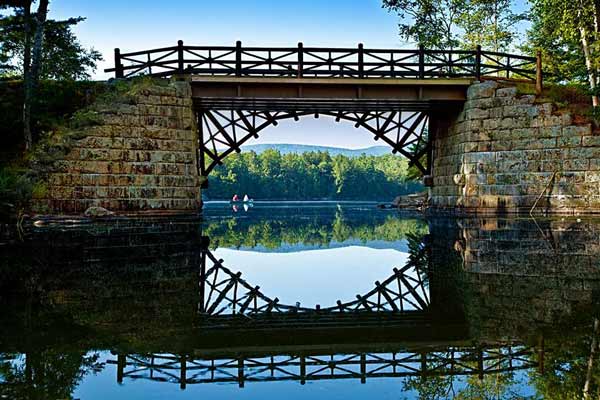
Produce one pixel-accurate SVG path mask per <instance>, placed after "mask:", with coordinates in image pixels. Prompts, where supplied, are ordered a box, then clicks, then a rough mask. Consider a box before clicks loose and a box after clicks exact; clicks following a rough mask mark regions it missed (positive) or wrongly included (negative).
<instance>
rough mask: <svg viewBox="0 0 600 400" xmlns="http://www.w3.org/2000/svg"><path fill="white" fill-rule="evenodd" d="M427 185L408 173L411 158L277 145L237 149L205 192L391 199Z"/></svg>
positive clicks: (258, 196)
mask: <svg viewBox="0 0 600 400" xmlns="http://www.w3.org/2000/svg"><path fill="white" fill-rule="evenodd" d="M419 190H422V185H421V183H420V182H418V181H415V180H412V179H410V178H409V177H408V162H407V160H406V159H404V158H402V157H399V156H395V155H391V154H389V155H385V156H367V155H361V156H359V157H346V156H342V155H337V156H335V157H331V155H329V153H326V152H306V153H302V154H285V155H282V154H281V153H280V152H279V151H277V150H266V151H265V152H263V153H261V154H256V153H255V152H248V153H240V154H234V155H232V156H230V157H228V158H227V159H226V160H225V162H224V164H223V165H222V166H220V167H218V168H217V169H216V170H215V171H213V172H212V173H211V176H210V186H209V188H208V189H207V190H205V191H203V194H205V195H206V196H208V198H209V199H230V198H231V197H232V196H233V194H235V193H237V194H238V195H243V194H245V193H247V194H248V195H249V196H250V197H252V198H254V199H257V200H267V199H270V200H316V199H332V200H388V201H389V200H391V199H393V198H394V197H395V196H397V195H399V194H406V193H413V192H416V191H419Z"/></svg>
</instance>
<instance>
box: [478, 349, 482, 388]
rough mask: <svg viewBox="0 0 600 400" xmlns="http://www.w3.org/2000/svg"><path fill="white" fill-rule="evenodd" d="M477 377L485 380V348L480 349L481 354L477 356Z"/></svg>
mask: <svg viewBox="0 0 600 400" xmlns="http://www.w3.org/2000/svg"><path fill="white" fill-rule="evenodd" d="M477 377H478V378H479V380H480V381H481V380H483V350H481V349H480V350H479V356H478V357H477Z"/></svg>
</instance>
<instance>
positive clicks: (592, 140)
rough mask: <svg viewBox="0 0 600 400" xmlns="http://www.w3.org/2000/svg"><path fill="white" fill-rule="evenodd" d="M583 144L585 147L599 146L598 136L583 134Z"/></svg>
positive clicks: (599, 138) (599, 137)
mask: <svg viewBox="0 0 600 400" xmlns="http://www.w3.org/2000/svg"><path fill="white" fill-rule="evenodd" d="M583 146H585V147H592V146H594V147H596V146H597V147H600V136H584V137H583Z"/></svg>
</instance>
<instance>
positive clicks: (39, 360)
mask: <svg viewBox="0 0 600 400" xmlns="http://www.w3.org/2000/svg"><path fill="white" fill-rule="evenodd" d="M98 358H99V356H98V354H86V353H82V352H78V351H69V352H58V351H54V350H46V351H35V352H31V353H28V354H22V355H9V354H5V355H3V356H0V360H3V361H0V380H1V383H2V385H1V386H0V388H1V390H0V398H9V399H32V400H34V399H68V398H71V395H72V393H73V392H74V391H75V388H76V387H77V385H78V384H79V383H80V382H81V380H82V379H83V378H84V377H85V376H86V375H87V374H90V373H98V372H99V371H100V370H101V369H102V368H103V367H104V364H103V363H100V362H98Z"/></svg>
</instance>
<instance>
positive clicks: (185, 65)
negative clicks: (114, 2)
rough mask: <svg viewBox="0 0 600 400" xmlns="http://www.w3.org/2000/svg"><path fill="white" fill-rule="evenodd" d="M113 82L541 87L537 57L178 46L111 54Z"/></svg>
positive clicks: (461, 52)
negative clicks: (501, 82) (516, 82)
mask: <svg viewBox="0 0 600 400" xmlns="http://www.w3.org/2000/svg"><path fill="white" fill-rule="evenodd" d="M105 72H114V73H115V76H116V77H117V78H128V77H132V76H135V75H139V74H147V75H152V76H170V75H174V74H184V73H186V74H198V75H213V76H215V75H216V76H240V77H241V76H256V77H257V76H260V77H299V78H300V77H322V78H420V79H428V78H456V77H473V78H476V79H479V78H481V77H482V76H490V77H502V78H508V79H510V78H517V79H523V80H527V81H531V82H537V81H538V80H540V83H541V62H540V58H539V55H538V57H537V58H536V57H528V56H522V55H517V54H509V53H501V52H490V51H483V50H481V48H480V47H477V48H476V49H473V50H430V49H425V48H423V47H420V48H418V49H368V48H364V47H363V46H362V44H359V45H358V46H357V47H354V48H324V47H304V45H303V44H302V43H299V44H298V46H297V47H242V43H241V42H237V43H236V45H235V46H187V45H184V44H183V42H182V41H179V42H178V44H177V46H172V47H163V48H158V49H151V50H143V51H136V52H131V53H121V52H120V50H119V49H115V67H114V68H109V69H106V70H105Z"/></svg>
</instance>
